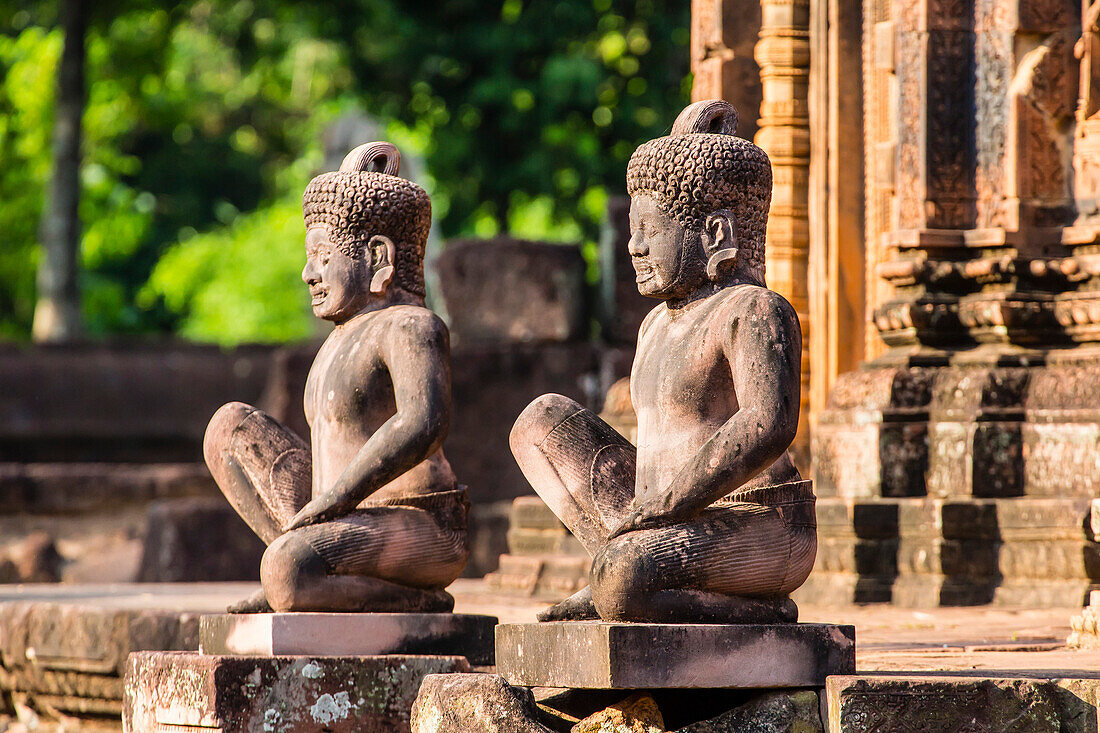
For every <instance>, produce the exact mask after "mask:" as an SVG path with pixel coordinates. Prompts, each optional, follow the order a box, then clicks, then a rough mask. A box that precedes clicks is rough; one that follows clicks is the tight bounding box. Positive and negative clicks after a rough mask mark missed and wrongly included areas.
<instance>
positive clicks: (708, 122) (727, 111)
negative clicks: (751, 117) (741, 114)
mask: <svg viewBox="0 0 1100 733" xmlns="http://www.w3.org/2000/svg"><path fill="white" fill-rule="evenodd" d="M695 132H705V133H709V134H711V135H736V134H737V110H736V109H734V107H733V105H732V104H730V103H729V102H727V101H726V100H724V99H704V100H703V101H702V102H695V103H694V104H689V105H688V106H687V107H684V111H683V112H681V113H680V114H679V115H678V116H677V117H676V121H675V122H673V123H672V133H671V134H670V137H679V136H680V135H690V134H691V133H695Z"/></svg>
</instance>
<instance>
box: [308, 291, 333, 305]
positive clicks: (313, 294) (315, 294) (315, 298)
mask: <svg viewBox="0 0 1100 733" xmlns="http://www.w3.org/2000/svg"><path fill="white" fill-rule="evenodd" d="M309 295H310V298H311V299H312V301H311V302H312V304H313V305H320V304H321V303H323V302H324V301H325V296H327V295H328V291H327V290H310V291H309Z"/></svg>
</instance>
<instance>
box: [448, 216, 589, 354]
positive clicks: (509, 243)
mask: <svg viewBox="0 0 1100 733" xmlns="http://www.w3.org/2000/svg"><path fill="white" fill-rule="evenodd" d="M435 270H436V272H437V273H438V275H439V287H440V291H441V292H442V295H443V301H444V303H445V304H446V308H447V315H448V316H449V318H450V324H451V333H452V335H453V336H454V337H455V339H456V341H504V342H514V341H535V342H537V341H573V340H578V339H583V338H584V336H585V334H586V331H587V326H588V323H587V313H586V312H585V308H584V305H585V302H586V300H585V297H584V288H585V280H584V277H585V275H584V273H585V263H584V258H583V257H582V256H581V253H580V250H579V249H578V248H577V247H575V246H571V245H560V244H546V243H543V242H527V241H522V240H517V239H509V238H507V237H502V238H499V239H486V240H473V239H471V240H456V241H451V242H448V243H447V245H446V247H445V248H444V250H443V252H442V254H440V255H439V257H438V258H437V259H436V261H435ZM486 283H493V287H485V284H486Z"/></svg>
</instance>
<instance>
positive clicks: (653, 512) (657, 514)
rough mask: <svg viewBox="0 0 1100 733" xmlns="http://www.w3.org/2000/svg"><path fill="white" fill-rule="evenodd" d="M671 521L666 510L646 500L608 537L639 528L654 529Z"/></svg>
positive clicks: (610, 538)
mask: <svg viewBox="0 0 1100 733" xmlns="http://www.w3.org/2000/svg"><path fill="white" fill-rule="evenodd" d="M668 523H669V517H668V515H667V514H665V512H663V511H661V510H660V509H659V508H657V507H655V506H653V505H652V504H650V503H648V502H646V503H643V504H640V505H638V506H636V507H635V508H634V509H633V510H632V511H631V512H630V514H627V515H626V517H625V518H624V519H623V521H622V522H621V523H620V524H619V526H618V527H616V528H615V529H613V530H611V534H610V535H608V537H607V539H608V541H609V542H610V541H611V540H613V539H615V538H616V537H619V536H621V535H624V534H626V533H627V532H634V531H637V530H639V529H653V528H654V527H661V526H663V525H665V524H668Z"/></svg>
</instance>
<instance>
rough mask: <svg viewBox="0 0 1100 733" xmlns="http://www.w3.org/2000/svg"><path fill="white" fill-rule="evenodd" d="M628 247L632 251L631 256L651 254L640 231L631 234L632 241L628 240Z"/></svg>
mask: <svg viewBox="0 0 1100 733" xmlns="http://www.w3.org/2000/svg"><path fill="white" fill-rule="evenodd" d="M626 249H627V251H628V252H630V256H631V257H645V256H646V255H647V254H649V247H648V246H647V245H646V243H645V240H644V239H643V238H642V235H641V234H640V233H638V232H635V233H634V234H631V235H630V241H629V242H627V244H626Z"/></svg>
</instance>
